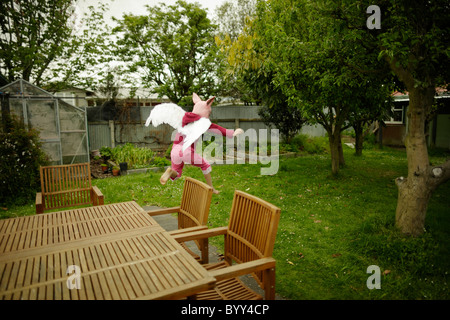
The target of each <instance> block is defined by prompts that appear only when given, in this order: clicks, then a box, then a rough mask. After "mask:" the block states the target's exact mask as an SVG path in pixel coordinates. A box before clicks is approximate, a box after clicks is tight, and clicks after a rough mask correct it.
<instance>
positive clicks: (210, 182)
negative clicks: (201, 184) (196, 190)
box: [205, 172, 220, 194]
mask: <svg viewBox="0 0 450 320" xmlns="http://www.w3.org/2000/svg"><path fill="white" fill-rule="evenodd" d="M205 180H206V184H207V185H209V186H211V187H212V188H213V193H215V194H219V193H220V191H217V190H216V189H214V186H213V184H212V178H211V172H209V173H206V174H205Z"/></svg>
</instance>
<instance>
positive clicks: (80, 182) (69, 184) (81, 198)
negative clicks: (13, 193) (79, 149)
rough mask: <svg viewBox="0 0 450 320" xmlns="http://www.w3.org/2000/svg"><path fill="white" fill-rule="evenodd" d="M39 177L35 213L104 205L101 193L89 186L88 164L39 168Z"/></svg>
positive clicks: (89, 173) (89, 170)
mask: <svg viewBox="0 0 450 320" xmlns="http://www.w3.org/2000/svg"><path fill="white" fill-rule="evenodd" d="M40 176H41V192H38V193H36V213H43V212H44V211H46V210H51V209H57V208H65V207H74V206H81V205H87V204H92V205H94V206H96V205H103V203H104V196H103V194H102V193H101V191H100V190H99V189H98V187H97V186H92V185H91V168H90V165H89V163H80V164H70V165H59V166H47V167H41V168H40Z"/></svg>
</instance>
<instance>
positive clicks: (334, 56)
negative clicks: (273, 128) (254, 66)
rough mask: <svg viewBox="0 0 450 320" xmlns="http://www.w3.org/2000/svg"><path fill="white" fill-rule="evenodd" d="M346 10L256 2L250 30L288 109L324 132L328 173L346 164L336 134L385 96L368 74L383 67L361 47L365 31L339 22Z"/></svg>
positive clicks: (325, 4)
mask: <svg viewBox="0 0 450 320" xmlns="http://www.w3.org/2000/svg"><path fill="white" fill-rule="evenodd" d="M345 10H346V8H345V7H343V6H341V4H340V3H339V2H338V3H336V1H314V2H310V1H303V0H297V1H287V0H273V1H270V2H265V1H260V2H259V6H258V17H257V19H256V20H255V22H254V28H253V30H254V34H255V41H254V45H255V47H257V48H258V49H259V50H261V51H264V52H265V55H263V61H264V62H263V63H264V65H265V66H266V67H267V68H270V70H272V71H273V72H274V79H273V82H274V83H275V84H276V85H277V86H278V87H279V88H280V89H281V90H282V92H283V93H284V94H285V96H286V97H287V98H288V102H289V105H290V106H292V107H297V108H299V109H300V110H302V113H303V115H304V116H306V117H308V120H309V121H310V122H312V123H319V124H321V125H322V126H323V127H324V128H325V130H326V131H327V133H328V139H329V144H330V151H331V169H332V172H333V174H336V173H338V172H339V168H340V167H341V166H343V165H344V164H345V160H344V157H343V152H342V143H341V132H342V131H343V130H345V129H346V128H348V127H349V126H350V125H351V123H349V121H348V120H349V119H350V118H351V117H352V118H353V119H356V118H361V117H362V115H364V116H367V114H369V113H368V112H367V110H369V109H370V108H373V106H376V105H382V102H383V101H384V100H385V99H386V97H387V92H386V90H385V89H383V87H382V84H383V83H382V81H381V79H380V78H379V76H378V72H374V71H373V69H377V68H379V69H381V70H383V68H384V69H385V66H384V64H383V63H382V62H378V60H377V55H376V52H375V51H374V50H372V49H370V48H367V47H365V46H363V45H361V41H360V40H361V37H363V36H364V34H365V32H366V31H365V30H363V29H361V28H351V27H349V25H348V24H349V22H348V21H347V20H345V19H341V18H340V17H339V14H342V12H343V11H345ZM361 70H368V72H361ZM369 71H370V72H369ZM360 93H363V94H360ZM368 101H369V102H370V104H369V105H367V102H368Z"/></svg>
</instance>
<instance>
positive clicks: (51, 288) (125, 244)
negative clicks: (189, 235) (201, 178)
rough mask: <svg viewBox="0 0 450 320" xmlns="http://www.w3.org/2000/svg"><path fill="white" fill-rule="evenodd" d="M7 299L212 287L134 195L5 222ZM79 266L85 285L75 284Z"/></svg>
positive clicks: (171, 294) (144, 294) (141, 295)
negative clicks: (72, 271) (71, 268)
mask: <svg viewBox="0 0 450 320" xmlns="http://www.w3.org/2000/svg"><path fill="white" fill-rule="evenodd" d="M0 230H1V232H2V233H1V236H0V241H1V242H0V274H1V275H2V277H1V279H0V299H52V300H63V299H71V300H79V299H81V300H84V299H154V298H179V297H182V296H183V295H184V294H192V293H195V292H197V291H198V290H202V289H206V288H209V287H211V286H212V284H213V283H214V281H215V279H214V278H213V277H211V276H209V274H208V272H207V271H206V270H204V269H202V268H201V267H200V265H199V264H198V262H196V261H195V259H193V258H192V257H191V256H190V255H189V254H188V253H187V252H185V251H184V250H183V249H182V247H181V246H180V245H179V244H178V243H177V242H176V241H175V240H174V239H173V238H172V237H171V236H170V234H169V233H168V232H166V231H165V230H164V229H163V228H162V227H161V226H159V225H158V224H157V223H156V221H155V220H154V219H153V218H152V217H150V216H149V215H147V214H146V213H145V212H144V211H143V209H142V208H141V207H140V206H139V205H138V204H137V203H135V202H134V201H132V202H126V203H118V204H112V205H104V206H97V207H88V208H81V209H72V210H66V211H61V212H52V213H46V214H42V215H36V216H29V217H20V218H12V219H7V220H0ZM71 265H75V266H78V267H79V268H80V270H81V273H80V285H81V288H80V289H69V288H68V286H67V281H68V279H69V277H70V276H72V275H74V274H67V270H68V267H69V266H71Z"/></svg>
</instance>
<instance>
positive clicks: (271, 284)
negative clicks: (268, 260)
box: [264, 267, 275, 300]
mask: <svg viewBox="0 0 450 320" xmlns="http://www.w3.org/2000/svg"><path fill="white" fill-rule="evenodd" d="M264 293H265V297H264V298H265V300H275V267H273V268H270V269H267V270H264Z"/></svg>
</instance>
